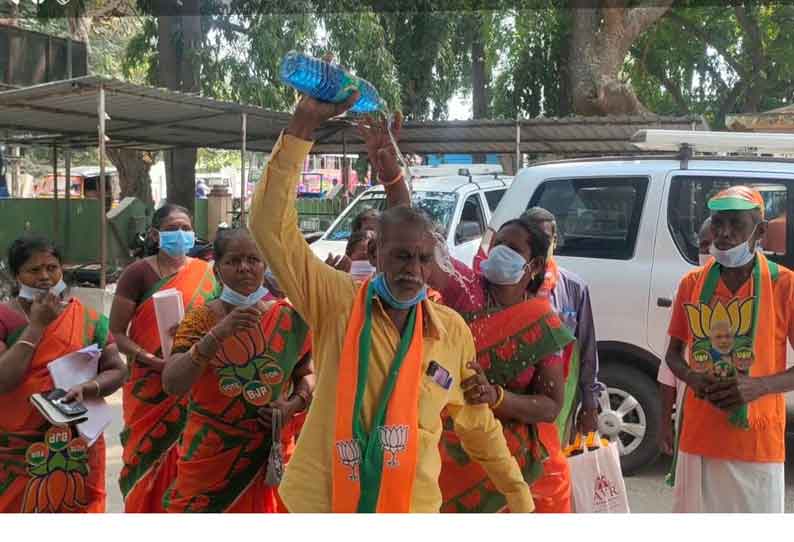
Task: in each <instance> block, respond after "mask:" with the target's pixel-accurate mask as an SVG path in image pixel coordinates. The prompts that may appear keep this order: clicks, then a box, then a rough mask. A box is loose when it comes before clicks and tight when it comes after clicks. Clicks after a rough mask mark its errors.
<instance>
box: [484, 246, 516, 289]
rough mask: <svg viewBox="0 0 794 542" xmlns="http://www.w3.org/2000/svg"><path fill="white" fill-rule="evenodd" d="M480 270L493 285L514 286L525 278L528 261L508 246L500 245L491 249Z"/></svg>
mask: <svg viewBox="0 0 794 542" xmlns="http://www.w3.org/2000/svg"><path fill="white" fill-rule="evenodd" d="M480 269H482V272H483V275H485V278H486V279H487V280H488V282H490V283H491V284H501V285H505V286H507V285H513V284H518V283H519V282H521V279H522V278H524V273H526V269H527V261H526V260H525V259H524V257H523V256H522V255H521V254H519V253H518V252H516V251H515V250H513V249H512V248H510V247H508V246H507V245H499V246H496V247H494V248H492V249H491V251H490V252H489V253H488V259H487V260H485V261H484V262H482V263H481V264H480Z"/></svg>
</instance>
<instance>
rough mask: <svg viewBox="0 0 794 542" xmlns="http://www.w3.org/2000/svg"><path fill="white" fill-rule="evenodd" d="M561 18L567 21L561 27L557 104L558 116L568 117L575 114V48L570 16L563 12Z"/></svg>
mask: <svg viewBox="0 0 794 542" xmlns="http://www.w3.org/2000/svg"><path fill="white" fill-rule="evenodd" d="M558 16H559V17H566V19H567V21H565V22H564V23H563V24H561V25H560V27H561V28H563V29H565V30H562V31H561V32H563V35H562V36H561V37H560V40H561V42H562V45H561V46H560V47H559V51H560V53H559V57H558V58H557V59H556V61H557V69H558V70H559V78H560V93H559V101H558V103H557V116H559V117H567V116H569V115H571V114H572V113H573V94H572V92H571V73H570V66H571V57H572V56H573V55H572V54H571V51H572V48H573V35H572V34H571V26H570V15H569V13H568V12H566V11H565V10H561V13H560V14H559V15H558Z"/></svg>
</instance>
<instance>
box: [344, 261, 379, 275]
mask: <svg viewBox="0 0 794 542" xmlns="http://www.w3.org/2000/svg"><path fill="white" fill-rule="evenodd" d="M374 273H375V268H374V267H373V266H372V264H370V263H369V260H353V262H352V263H351V264H350V275H351V276H352V277H353V280H366V279H368V278H369V277H371V276H372V275H373V274H374Z"/></svg>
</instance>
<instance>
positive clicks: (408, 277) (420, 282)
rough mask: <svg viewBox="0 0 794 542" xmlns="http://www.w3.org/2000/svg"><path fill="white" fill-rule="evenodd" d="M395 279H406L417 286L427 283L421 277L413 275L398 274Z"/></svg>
mask: <svg viewBox="0 0 794 542" xmlns="http://www.w3.org/2000/svg"><path fill="white" fill-rule="evenodd" d="M394 280H395V281H406V282H411V283H413V284H416V285H417V286H424V285H425V283H424V281H422V280H421V279H418V278H416V277H414V276H413V275H397V276H396V277H395V278H394Z"/></svg>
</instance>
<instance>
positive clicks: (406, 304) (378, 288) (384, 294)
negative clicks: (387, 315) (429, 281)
mask: <svg viewBox="0 0 794 542" xmlns="http://www.w3.org/2000/svg"><path fill="white" fill-rule="evenodd" d="M372 286H373V288H375V293H376V294H378V297H380V298H381V300H382V301H383V302H384V303H386V304H387V305H389V306H390V307H392V308H393V309H398V310H408V309H410V308H411V307H414V306H416V305H418V304H419V303H421V302H422V301H424V300H425V299H427V286H422V289H421V290H420V291H419V293H418V294H416V295H415V296H414V297H413V298H412V299H407V300H404V301H401V300H399V299H397V298H396V297H394V294H392V293H391V290H390V289H389V284H388V283H387V281H386V275H384V274H383V273H378V274H377V275H375V279H374V280H373V281H372Z"/></svg>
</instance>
